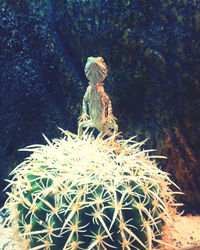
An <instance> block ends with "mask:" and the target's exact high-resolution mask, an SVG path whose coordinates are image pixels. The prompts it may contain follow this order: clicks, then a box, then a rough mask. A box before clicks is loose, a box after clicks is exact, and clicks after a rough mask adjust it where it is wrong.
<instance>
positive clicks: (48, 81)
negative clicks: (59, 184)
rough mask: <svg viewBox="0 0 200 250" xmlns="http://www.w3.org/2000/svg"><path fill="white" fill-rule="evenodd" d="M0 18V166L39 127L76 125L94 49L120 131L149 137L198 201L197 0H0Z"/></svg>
mask: <svg viewBox="0 0 200 250" xmlns="http://www.w3.org/2000/svg"><path fill="white" fill-rule="evenodd" d="M0 17H1V18H0V51H1V53H0V68H1V74H0V81H1V90H0V98H1V107H0V112H1V116H0V117H1V118H0V128H1V131H2V133H1V138H0V139H1V141H2V145H1V148H0V149H1V150H0V154H1V159H2V160H1V161H2V165H3V166H6V165H9V166H10V162H9V161H11V162H13V160H10V159H11V157H13V158H16V155H17V154H16V153H15V151H16V149H17V148H19V147H23V146H25V145H27V144H31V143H35V142H37V143H38V142H39V141H40V140H41V136H40V133H41V132H44V133H46V134H47V136H48V137H55V136H57V131H56V126H60V127H63V128H64V129H65V128H66V129H70V130H72V131H73V132H75V131H76V129H77V118H78V116H79V113H80V108H81V102H82V96H83V94H84V91H85V89H86V87H87V80H86V77H85V75H84V71H83V68H84V65H85V62H86V59H87V57H88V56H102V57H103V58H104V59H105V62H106V63H107V65H108V74H109V75H108V76H107V78H106V79H105V90H106V91H107V92H108V94H109V96H110V97H111V100H112V103H113V110H114V115H115V116H116V117H117V118H118V124H119V129H120V130H121V131H122V132H123V135H124V136H125V137H128V136H130V135H133V134H137V135H138V140H140V139H143V138H146V137H149V138H150V140H149V141H148V143H149V144H148V147H151V148H152V147H153V148H157V149H158V153H159V154H164V155H166V156H168V160H167V161H165V162H163V164H164V165H165V166H166V167H165V168H166V169H167V170H168V171H169V172H170V173H172V175H173V177H174V179H175V180H176V181H177V182H178V184H179V186H180V187H183V191H184V192H185V193H186V198H185V200H184V201H185V202H190V205H191V206H193V207H195V206H197V205H198V204H200V194H199V193H198V191H197V190H196V189H197V184H198V183H199V182H200V179H199V178H200V177H199V176H200V166H199V163H198V159H199V157H200V149H199V137H200V136H199V134H200V114H199V109H200V101H199V96H200V82H199V79H200V77H199V72H200V63H199V60H200V40H199V31H200V4H199V1H196V0H177V1H172V0H156V1H155V0H153V1H151V2H149V1H147V0H142V1H141V0H140V1H139V0H133V1H130V0H115V1H111V0H101V1H98V0H94V1H89V0H73V1H72V0H56V1H53V0H49V1H45V0H33V1H30V0H18V1H11V0H3V1H1V11H0ZM16 131H17V133H16ZM18 157H20V156H18ZM22 157H23V156H22ZM5 162H9V163H8V164H7V163H5ZM183 176H185V177H184V178H183ZM187 176H191V178H188V177H187ZM191 187H192V188H191ZM188 197H190V200H188V199H189V198H188ZM188 204H189V203H188Z"/></svg>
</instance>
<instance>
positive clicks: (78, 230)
mask: <svg viewBox="0 0 200 250" xmlns="http://www.w3.org/2000/svg"><path fill="white" fill-rule="evenodd" d="M45 139H46V141H47V145H32V146H29V147H27V148H26V149H24V150H26V151H31V152H32V154H31V155H30V156H29V157H28V158H27V159H26V160H25V161H24V162H23V163H21V164H20V165H19V166H17V167H16V168H15V169H14V170H13V171H12V173H11V174H12V175H13V178H12V180H9V182H10V184H9V186H11V192H8V199H7V201H6V203H5V205H4V208H7V209H8V211H9V216H8V218H7V220H6V222H5V223H4V226H11V227H12V228H13V238H14V239H15V236H16V237H19V235H20V236H21V237H22V238H23V239H24V240H25V242H24V246H25V244H27V246H28V247H30V248H31V249H34V250H36V249H88V250H89V249H113V248H115V249H140V250H141V249H151V248H152V247H155V246H157V245H159V244H160V243H162V239H161V238H162V237H161V236H162V231H161V229H162V227H163V225H165V224H168V223H170V222H171V221H172V217H173V215H174V213H175V209H174V208H173V207H174V206H175V202H174V198H173V192H172V191H171V189H170V185H171V184H172V182H171V180H170V178H169V176H168V174H166V173H165V172H163V171H162V170H160V169H159V168H158V167H157V165H156V163H155V161H153V160H151V158H153V156H149V152H150V151H152V150H141V149H140V147H141V145H142V144H143V143H144V142H140V143H139V142H136V141H135V140H134V137H133V138H130V139H129V140H124V139H120V140H118V141H117V143H116V142H114V138H113V137H110V138H108V139H106V140H103V139H102V138H100V137H97V138H96V139H95V138H94V137H93V136H92V134H87V133H84V135H83V138H82V139H79V138H78V137H75V136H74V137H73V136H71V133H69V132H67V131H66V132H65V136H64V138H61V139H54V140H53V141H52V142H50V141H49V140H48V139H47V138H46V137H45ZM154 158H155V156H154Z"/></svg>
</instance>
